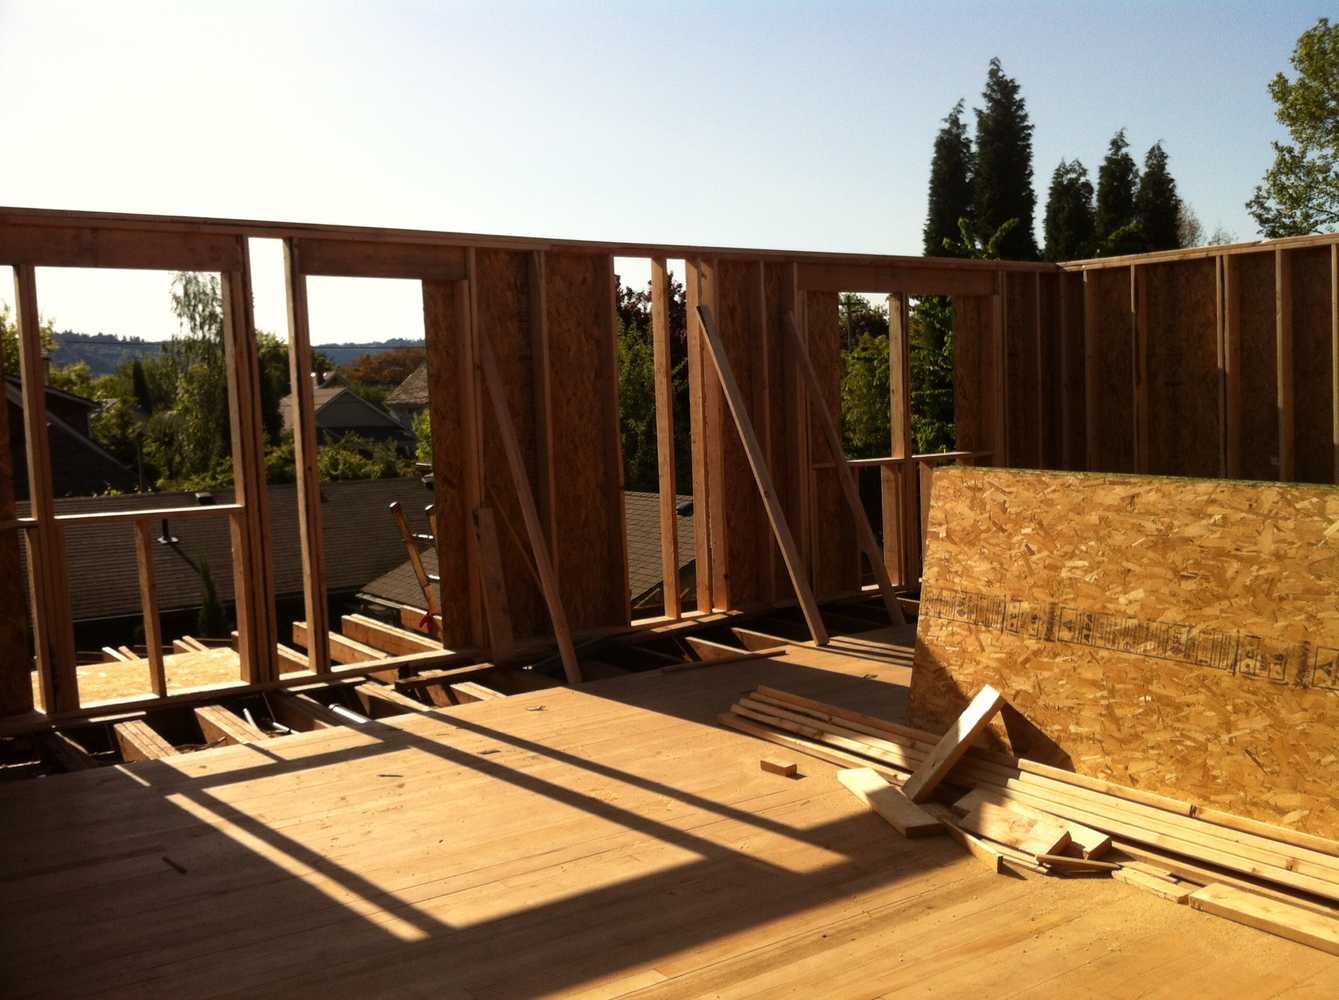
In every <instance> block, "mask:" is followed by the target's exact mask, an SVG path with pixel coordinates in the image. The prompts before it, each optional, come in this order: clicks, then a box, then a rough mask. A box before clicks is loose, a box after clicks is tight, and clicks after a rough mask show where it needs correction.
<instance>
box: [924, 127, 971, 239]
mask: <svg viewBox="0 0 1339 1000" xmlns="http://www.w3.org/2000/svg"><path fill="white" fill-rule="evenodd" d="M962 110H963V102H962V101H959V102H958V103H957V104H955V105H953V108H952V110H950V111H949V113H948V116H947V117H946V118H945V119H944V127H943V128H941V129H940V130H939V134H938V135H937V136H935V147H934V155H933V156H932V157H931V159H930V208H929V211H928V212H927V213H926V218H925V230H924V236H925V256H927V257H942V256H944V255H945V254H947V253H950V251H948V250H946V249H945V247H944V243H945V241H947V240H952V239H954V238H955V237H956V236H957V235H958V220H959V219H970V218H971V217H972V197H973V193H972V140H971V139H970V138H969V137H968V135H967V125H966V123H964V122H963V120H962Z"/></svg>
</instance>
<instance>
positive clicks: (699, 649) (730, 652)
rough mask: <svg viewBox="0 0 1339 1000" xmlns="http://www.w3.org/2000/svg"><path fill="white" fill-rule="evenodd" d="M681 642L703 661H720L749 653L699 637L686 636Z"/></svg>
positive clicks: (746, 650)
mask: <svg viewBox="0 0 1339 1000" xmlns="http://www.w3.org/2000/svg"><path fill="white" fill-rule="evenodd" d="M683 641H684V642H685V643H687V645H688V647H689V648H690V649H692V651H693V652H694V653H696V654H697V655H698V656H700V657H701V658H702V659H704V660H720V659H724V658H725V657H727V656H738V655H739V654H740V652H751V650H748V649H745V650H742V651H741V650H740V649H739V648H738V647H736V646H727V645H726V644H725V643H723V642H712V641H711V640H710V639H703V638H702V637H701V636H696V635H686V636H684V637H683Z"/></svg>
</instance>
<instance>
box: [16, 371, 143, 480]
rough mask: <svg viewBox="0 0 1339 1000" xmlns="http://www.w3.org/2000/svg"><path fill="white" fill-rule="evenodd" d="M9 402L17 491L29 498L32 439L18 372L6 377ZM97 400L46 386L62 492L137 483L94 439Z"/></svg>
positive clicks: (55, 475)
mask: <svg viewBox="0 0 1339 1000" xmlns="http://www.w3.org/2000/svg"><path fill="white" fill-rule="evenodd" d="M5 405H6V406H7V407H8V408H9V412H8V418H9V453H10V455H11V456H12V458H13V462H14V496H15V497H16V498H17V499H19V500H26V499H28V445H27V440H26V438H25V436H24V425H23V390H22V389H21V388H20V387H19V380H18V378H17V377H12V376H11V377H8V378H6V379H5ZM98 405H99V404H98V403H97V401H96V400H92V399H86V398H84V397H83V396H76V395H75V394H74V393H72V392H65V391H64V390H62V389H56V388H53V387H52V386H47V387H46V412H47V437H48V439H49V440H50V442H51V481H52V486H53V488H54V491H55V495H56V496H58V497H83V496H94V495H97V494H101V493H107V492H108V491H117V492H126V491H128V490H133V489H135V488H136V486H137V485H138V481H137V480H136V478H135V473H134V471H133V470H131V469H128V468H126V466H124V465H122V464H121V463H120V462H118V461H117V460H116V458H115V457H114V456H113V455H112V454H111V453H110V452H108V451H106V450H105V449H104V448H103V447H102V446H101V445H99V444H98V443H97V442H96V441H94V440H93V438H92V436H91V431H90V422H91V417H92V415H93V411H94V410H96V409H97V408H98Z"/></svg>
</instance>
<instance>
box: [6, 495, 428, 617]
mask: <svg viewBox="0 0 1339 1000" xmlns="http://www.w3.org/2000/svg"><path fill="white" fill-rule="evenodd" d="M321 493H322V495H323V496H324V497H325V503H324V504H323V505H322V512H323V514H324V524H325V547H326V552H327V553H329V554H330V556H331V558H329V559H327V562H326V573H327V577H328V580H327V586H328V588H329V590H330V591H331V592H332V593H333V592H337V591H346V592H347V591H353V590H355V589H356V588H359V587H361V586H362V585H363V584H365V583H366V582H367V581H368V580H371V579H374V578H376V577H378V576H380V575H381V574H383V573H385V572H386V571H388V570H390V569H392V568H393V567H394V566H395V565H397V564H398V563H399V562H401V561H402V560H403V559H404V544H403V542H402V541H401V540H400V534H399V529H398V528H397V527H396V525H395V521H394V520H393V519H392V518H391V515H390V513H389V512H388V511H387V507H388V505H389V504H390V503H391V501H399V503H400V506H401V507H402V508H403V509H404V510H405V512H406V513H407V514H408V515H409V517H410V518H411V523H416V522H417V521H421V520H422V518H423V515H422V510H423V508H424V507H425V506H427V505H428V504H429V503H431V502H432V494H431V493H430V492H429V491H428V490H426V489H425V488H424V487H423V484H422V483H421V482H420V481H419V480H418V479H412V478H410V479H373V480H352V481H344V482H328V483H323V484H322V485H321ZM215 500H216V502H218V503H231V502H232V494H231V491H228V490H221V491H218V492H216V493H215ZM196 505H197V504H196V500H195V495H194V494H193V493H153V494H132V495H126V496H115V497H80V498H77V499H67V500H57V501H56V512H57V513H59V514H66V513H77V512H86V511H104V510H135V509H144V508H150V509H153V508H161V507H194V506H196ZM18 506H19V514H20V515H21V516H26V515H27V514H28V507H29V505H28V503H27V502H26V501H25V502H21V503H20V504H19V505H18ZM270 523H271V538H272V542H273V546H274V581H275V593H276V595H277V596H280V597H282V596H285V595H292V594H300V593H301V592H302V557H301V549H300V543H299V534H298V515H297V489H296V486H295V485H294V484H292V483H286V484H280V485H275V486H271V487H270ZM168 525H169V528H170V530H171V533H172V535H173V536H175V537H176V538H177V539H178V540H179V541H178V543H177V544H176V545H175V546H169V545H159V546H155V558H154V570H155V575H156V577H157V580H156V582H157V584H158V600H159V607H160V609H161V610H163V611H172V610H176V609H180V608H191V607H197V606H198V605H199V603H200V597H201V594H200V584H199V577H198V576H196V574H195V571H194V570H192V569H191V567H190V566H189V565H188V564H187V563H186V561H185V560H184V559H183V558H181V555H180V553H179V552H178V551H174V549H176V550H181V551H184V552H185V553H186V554H188V555H189V556H191V558H193V559H194V558H196V557H197V556H198V555H199V554H200V553H203V554H204V556H205V558H206V559H207V560H208V562H209V566H210V569H211V573H212V576H213V578H214V585H215V587H216V588H217V590H218V595H219V598H220V600H224V601H229V600H231V599H232V596H233V577H232V548H231V538H230V536H229V530H228V518H227V517H225V516H223V515H220V516H218V517H217V518H206V519H194V518H192V519H182V518H178V519H176V520H173V519H171V518H169V519H168ZM159 527H160V526H159V525H155V529H158V528H159ZM418 530H423V528H422V527H420V528H419V529H418ZM159 533H160V532H159V530H155V532H154V534H155V537H157V536H158V535H159ZM65 538H66V541H65V547H66V553H67V557H68V559H69V570H70V600H71V603H72V605H73V612H74V618H75V620H76V621H88V620H93V619H98V618H114V617H120V616H124V615H135V614H138V613H139V611H140V603H139V582H138V581H139V577H138V570H137V567H136V563H135V546H134V532H133V530H132V529H131V527H130V525H129V524H124V523H122V524H99V525H87V524H84V525H67V526H66V529H65ZM24 579H25V580H26V579H27V574H26V573H25V574H24Z"/></svg>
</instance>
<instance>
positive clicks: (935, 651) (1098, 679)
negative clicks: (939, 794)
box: [911, 468, 1339, 836]
mask: <svg viewBox="0 0 1339 1000" xmlns="http://www.w3.org/2000/svg"><path fill="white" fill-rule="evenodd" d="M1336 524H1339V489H1335V488H1333V487H1323V486H1277V485H1268V484H1258V483H1234V482H1226V481H1224V482H1214V481H1202V480H1174V479H1150V478H1141V477H1124V476H1110V475H1065V474H1052V473H1025V472H1016V471H1004V470H985V469H965V468H960V469H945V470H941V471H940V472H939V473H938V474H937V475H936V478H935V493H934V502H933V505H932V508H931V513H930V529H929V531H930V544H929V549H928V553H927V559H926V574H925V579H924V586H923V592H922V602H921V617H920V621H919V623H918V630H917V645H916V667H915V674H914V677H913V683H912V693H911V712H912V717H913V721H914V722H915V723H916V724H917V725H921V726H923V727H925V728H929V729H941V728H943V727H944V726H945V725H947V724H948V723H949V722H950V721H951V720H952V719H953V718H955V717H956V715H957V714H958V712H959V711H960V710H961V709H962V706H963V705H964V704H965V702H966V698H967V695H968V694H969V693H970V692H973V691H975V690H977V688H979V687H980V686H981V685H982V684H992V685H994V686H995V687H997V688H998V689H999V690H1000V691H1001V692H1002V693H1003V695H1004V696H1005V699H1006V700H1007V701H1008V702H1009V705H1010V706H1011V707H1006V709H1005V711H1004V713H1003V715H1002V716H1001V720H1002V723H1003V724H1002V725H1001V723H1000V722H999V721H997V722H996V723H995V724H994V725H992V727H991V732H993V733H994V736H995V738H996V739H998V740H1007V741H1008V742H1009V743H1010V744H1012V748H1013V750H1014V751H1015V752H1016V753H1017V754H1019V755H1022V756H1028V757H1033V758H1036V759H1039V760H1043V761H1049V762H1052V763H1058V764H1062V765H1067V766H1071V767H1072V768H1073V769H1075V770H1077V771H1078V772H1079V773H1080V774H1084V775H1089V776H1091V777H1095V778H1102V779H1109V780H1112V781H1116V782H1119V783H1121V784H1124V785H1130V786H1134V787H1138V788H1142V789H1148V790H1151V791H1155V792H1162V793H1166V794H1172V795H1181V796H1185V797H1188V798H1193V799H1195V800H1197V801H1204V802H1209V803H1213V804H1214V805H1215V806H1216V807H1218V808H1220V809H1222V810H1225V811H1228V812H1232V813H1237V814H1239V815H1242V816H1246V817H1251V818H1254V819H1259V820H1263V821H1265V822H1270V823H1276V824H1280V825H1283V826H1288V827H1294V828H1296V829H1300V830H1303V831H1307V832H1310V833H1316V834H1320V835H1324V836H1334V835H1335V834H1336V833H1339V795H1337V794H1336V792H1335V789H1336V787H1339V786H1337V785H1336V779H1339V756H1336V755H1335V754H1334V752H1333V747H1334V738H1335V724H1334V718H1335V713H1336V710H1339V606H1336V605H1335V602H1334V599H1333V595H1334V594H1335V593H1336V592H1339V528H1336Z"/></svg>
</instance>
